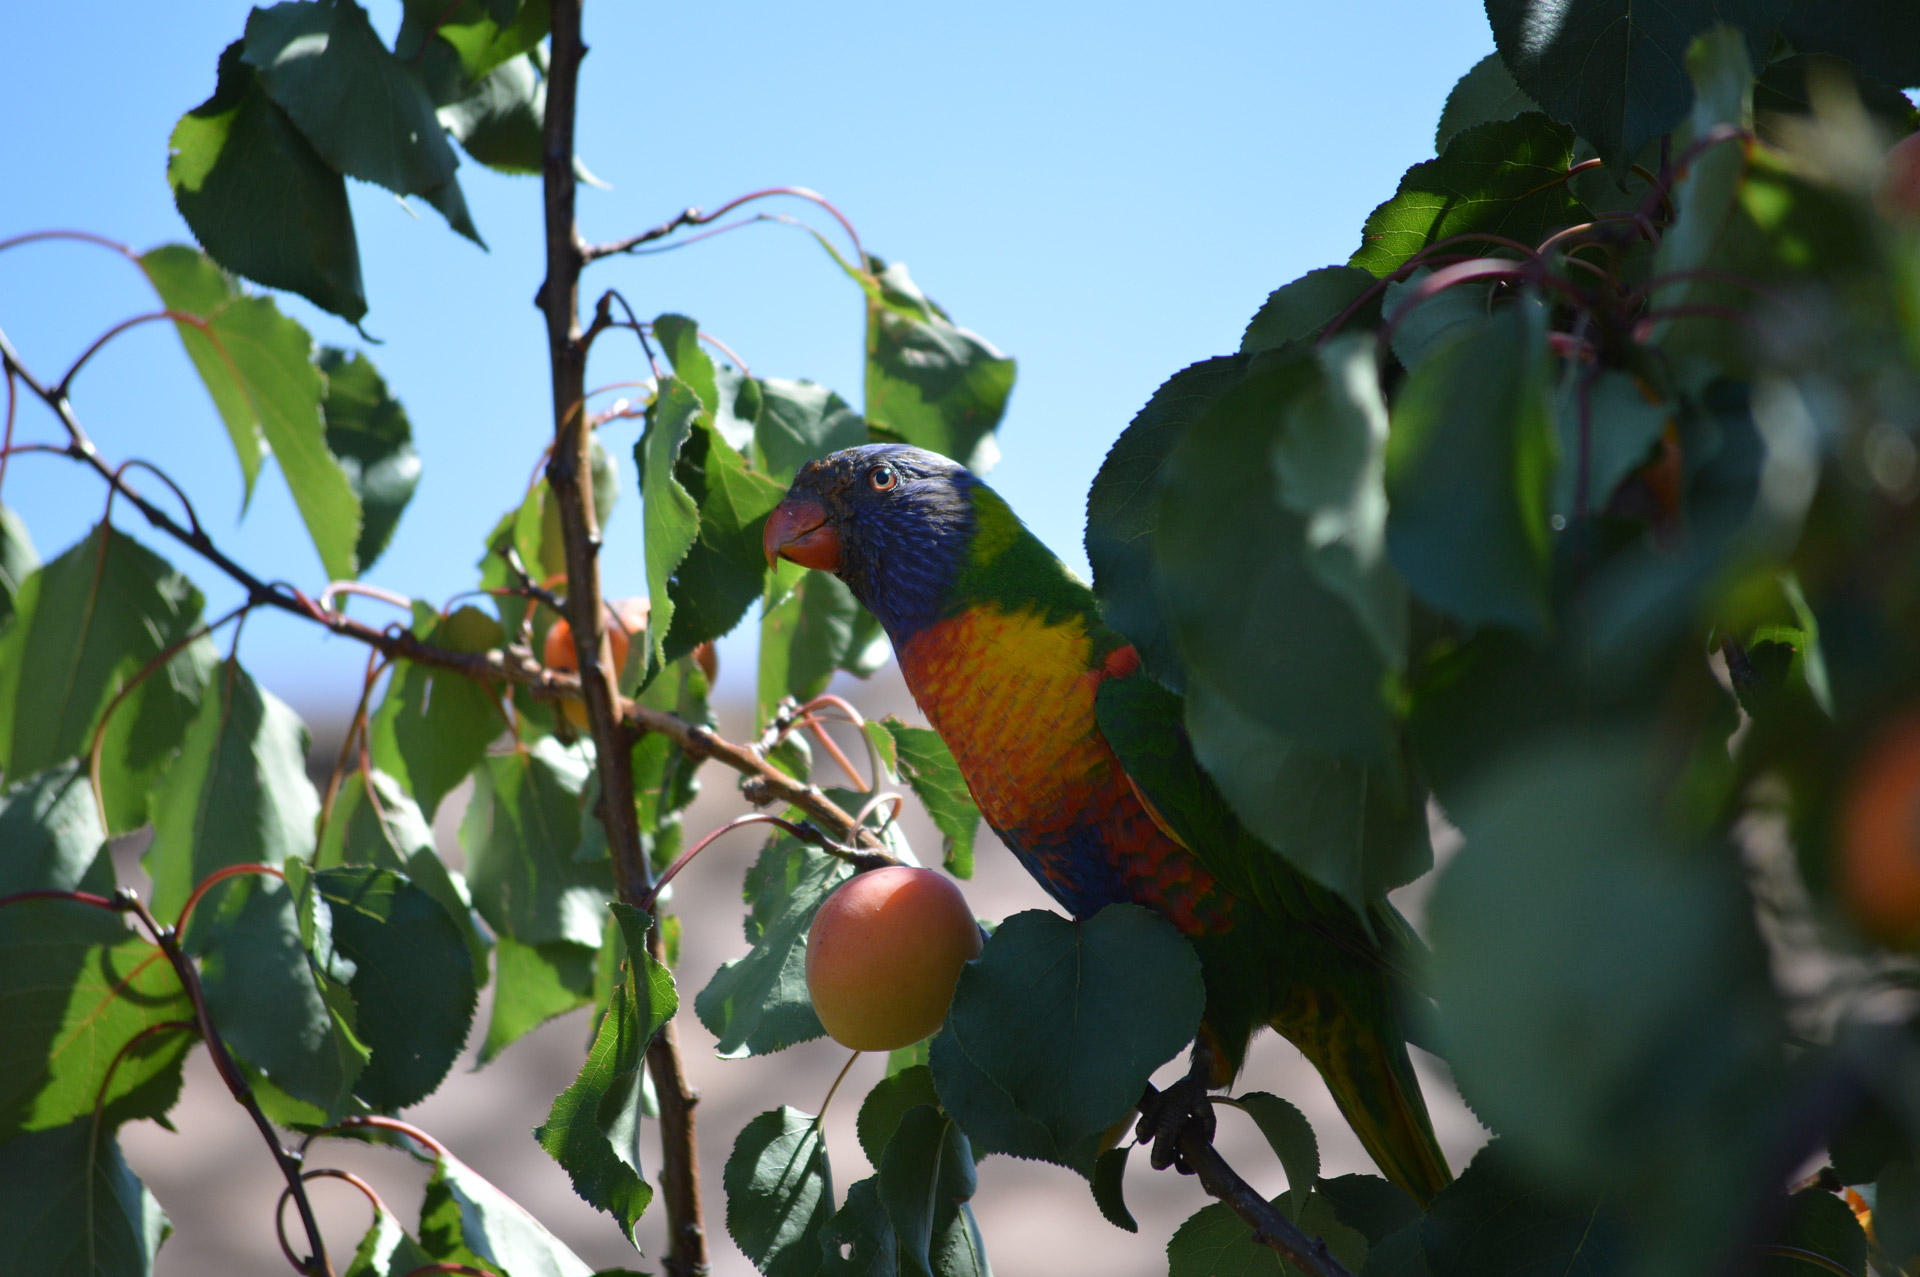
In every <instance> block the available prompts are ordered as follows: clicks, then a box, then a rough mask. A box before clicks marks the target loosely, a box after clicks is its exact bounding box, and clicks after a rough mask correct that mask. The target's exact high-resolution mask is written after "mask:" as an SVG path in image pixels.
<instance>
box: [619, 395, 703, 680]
mask: <svg viewBox="0 0 1920 1277" xmlns="http://www.w3.org/2000/svg"><path fill="white" fill-rule="evenodd" d="M704 411H705V409H704V408H703V406H702V405H701V402H700V398H699V396H698V395H696V394H694V392H693V390H692V389H691V388H689V387H688V385H687V383H685V382H684V381H680V380H678V379H677V378H672V377H669V378H667V379H666V380H664V381H662V382H661V383H660V390H659V393H658V394H656V395H655V396H654V400H653V405H652V407H650V408H649V409H648V410H647V428H646V431H645V432H644V433H643V434H641V436H640V440H639V442H637V443H635V444H634V445H633V461H634V464H635V465H636V466H637V467H638V468H639V470H640V501H641V515H642V518H643V520H644V523H645V530H644V537H645V541H644V545H645V555H646V561H647V597H648V598H649V600H650V601H651V603H652V608H651V611H650V612H649V613H648V615H649V616H650V618H651V621H652V623H651V624H650V625H649V626H648V627H647V642H648V646H649V648H650V650H651V651H652V654H653V655H652V660H653V662H654V663H655V664H659V665H664V664H666V660H667V658H666V643H667V630H668V628H669V627H670V626H671V625H672V623H673V609H674V597H673V595H672V593H671V592H670V591H671V588H672V584H673V575H674V573H675V572H676V571H677V570H678V569H679V567H680V564H681V563H682V562H683V561H684V560H685V559H686V557H687V553H688V551H690V550H692V549H693V546H694V542H696V541H698V540H699V539H700V506H699V503H698V502H696V501H695V500H694V498H693V496H692V494H690V493H689V492H688V491H687V490H686V489H685V488H684V487H682V486H681V485H680V480H679V479H678V478H677V477H676V476H675V473H674V471H675V463H676V462H677V461H678V459H679V456H680V449H681V448H682V447H683V446H684V445H685V444H686V442H687V439H688V437H689V436H690V435H692V433H693V428H694V426H695V425H696V424H697V423H698V422H699V419H700V414H701V413H702V412H704Z"/></svg>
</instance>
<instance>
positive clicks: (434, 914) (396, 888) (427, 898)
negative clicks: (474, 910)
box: [312, 866, 478, 1111]
mask: <svg viewBox="0 0 1920 1277" xmlns="http://www.w3.org/2000/svg"><path fill="white" fill-rule="evenodd" d="M312 881H313V884H314V887H315V888H316V889H317V890H318V891H319V893H320V895H321V898H322V899H324V900H325V901H326V903H327V905H328V906H329V909H330V912H331V914H332V927H331V933H332V936H333V944H334V947H335V949H336V950H337V951H338V952H339V953H340V954H341V955H343V956H344V957H346V958H347V959H348V960H349V961H351V962H352V963H353V965H354V973H353V978H352V979H351V980H349V981H348V982H347V989H348V991H349V992H351V993H352V994H353V1005H354V1012H355V1017H354V1028H355V1035H356V1036H357V1037H358V1038H359V1039H360V1040H361V1041H362V1042H363V1043H365V1044H366V1046H367V1049H368V1050H369V1051H370V1052H371V1053H372V1054H371V1058H369V1060H368V1061H367V1067H366V1068H365V1069H363V1070H361V1072H360V1076H359V1077H358V1078H357V1079H356V1080H355V1081H354V1084H353V1092H354V1094H355V1095H358V1096H359V1097H360V1098H361V1099H362V1100H365V1101H366V1102H367V1104H368V1105H370V1106H371V1107H373V1108H376V1109H383V1110H387V1111H392V1110H394V1109H402V1108H406V1107H408V1106H409V1105H412V1104H417V1103H419V1102H420V1101H421V1100H423V1099H425V1098H426V1097H427V1096H429V1095H431V1094H432V1093H433V1092H434V1091H435V1090H436V1089H437V1088H438V1087H439V1085H440V1083H441V1081H442V1080H443V1079H444V1078H445V1077H446V1076H447V1071H448V1070H449V1069H451V1068H452V1067H453V1061H454V1058H455V1057H456V1056H458V1055H459V1054H460V1048H461V1047H462V1046H464V1045H465V1044H466V1040H467V1031H468V1029H470V1028H471V1027H472V1024H473V1012H474V1007H475V1002H476V998H477V993H478V981H477V980H476V978H475V973H474V966H473V957H472V955H471V954H470V953H469V951H468V949H467V944H466V939H465V937H464V936H463V935H462V934H461V929H460V926H459V924H457V923H456V922H455V921H454V920H453V918H452V917H451V916H450V915H449V914H448V913H447V911H446V908H445V907H444V906H443V905H441V903H440V902H439V901H437V900H436V899H434V897H433V896H431V895H430V894H428V893H427V892H426V891H425V890H423V889H422V888H420V887H417V886H415V885H414V884H413V883H411V882H408V881H407V880H406V879H405V878H402V877H401V876H400V875H398V874H396V873H394V872H392V871H390V870H386V869H374V868H367V867H361V866H354V867H350V868H340V869H322V870H320V871H319V872H318V873H316V874H314V875H313V878H312Z"/></svg>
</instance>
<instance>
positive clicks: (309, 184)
mask: <svg viewBox="0 0 1920 1277" xmlns="http://www.w3.org/2000/svg"><path fill="white" fill-rule="evenodd" d="M241 46H242V42H241V41H238V40H236V41H234V42H233V43H232V44H230V45H228V46H227V47H226V50H225V51H224V52H223V53H221V55H220V70H219V79H218V81H217V82H216V83H215V85H214V90H213V96H212V97H210V98H208V99H207V100H206V101H205V102H202V103H201V104H200V105H199V106H197V107H195V108H194V109H193V110H191V111H189V112H187V113H186V114H185V115H184V116H182V117H180V123H178V124H177V125H175V126H174V130H173V137H172V138H171V139H170V140H169V151H170V154H169V157H168V159H167V183H168V185H170V186H171V187H172V188H173V202H174V206H175V207H176V208H178V209H179V210H180V216H181V217H183V218H185V219H186V223H187V225H188V227H189V228H191V229H192V231H193V237H194V238H195V239H197V240H199V241H200V246H201V247H202V248H204V249H206V250H207V252H208V253H209V254H210V255H211V256H212V257H213V259H214V260H215V261H217V262H219V263H220V264H221V265H222V266H224V267H225V268H226V269H228V270H230V271H232V272H234V273H235V274H236V275H245V276H246V277H247V278H248V279H251V280H253V281H254V282H256V283H260V284H264V285H266V286H267V287H268V288H284V289H286V290H287V291H288V292H293V293H298V294H300V295H301V296H302V297H304V298H306V299H307V300H308V301H310V302H312V303H313V304H314V305H316V306H318V307H320V309H322V310H325V311H330V312H331V313H333V314H335V315H338V316H340V317H341V318H342V319H344V320H346V321H347V322H348V323H350V324H357V323H359V322H360V320H361V318H362V317H363V316H364V315H365V314H366V313H367V290H366V285H365V284H363V283H361V281H360V245H359V243H358V241H356V240H355V238H354V234H353V212H352V210H351V209H349V208H348V207H347V183H346V179H345V178H343V177H341V176H340V174H339V173H338V172H336V171H335V170H334V169H333V168H331V167H329V166H328V164H327V162H326V161H325V160H323V159H321V158H320V155H319V153H318V152H316V151H315V150H314V149H313V144H312V143H310V142H308V141H307V139H306V138H305V137H304V136H302V135H301V133H300V130H299V129H298V128H297V127H296V126H295V125H294V122H293V121H292V120H291V119H290V118H288V116H287V113H286V112H285V111H283V110H282V109H281V108H280V107H279V106H278V105H276V104H275V103H274V101H273V99H272V98H270V97H268V96H267V92H266V89H265V88H264V87H262V86H261V83H260V77H259V75H258V74H257V73H256V72H255V71H254V69H253V68H252V67H250V66H248V65H247V64H246V63H245V62H244V61H242V60H241ZM202 375H203V376H204V375H205V374H204V371H203V373H202Z"/></svg>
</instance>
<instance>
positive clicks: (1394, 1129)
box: [1273, 991, 1453, 1206]
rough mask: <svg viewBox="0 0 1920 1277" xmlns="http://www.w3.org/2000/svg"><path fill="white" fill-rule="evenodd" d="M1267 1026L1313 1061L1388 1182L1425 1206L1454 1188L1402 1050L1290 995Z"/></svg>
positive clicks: (1347, 1013)
mask: <svg viewBox="0 0 1920 1277" xmlns="http://www.w3.org/2000/svg"><path fill="white" fill-rule="evenodd" d="M1288 1001H1289V1005H1288V1006H1287V1008H1286V1009H1285V1010H1284V1011H1283V1012H1282V1013H1281V1014H1279V1015H1277V1016H1275V1017H1274V1019H1273V1027H1274V1028H1275V1029H1277V1030H1278V1031H1279V1032H1280V1034H1281V1035H1282V1036H1283V1037H1285V1038H1287V1040H1289V1041H1290V1042H1292V1043H1293V1044H1294V1045H1295V1046H1297V1047H1299V1048H1300V1051H1301V1054H1303V1055H1305V1056H1306V1057H1307V1059H1308V1060H1310V1061H1312V1063H1313V1066H1314V1067H1315V1068H1317V1069H1319V1070H1320V1076H1321V1077H1322V1078H1324V1079H1325V1080H1326V1083H1327V1089H1328V1090H1330V1091H1332V1092H1333V1098H1334V1102H1335V1103H1337V1104H1339V1106H1340V1112H1341V1114H1342V1115H1344V1116H1345V1117H1346V1119H1347V1124H1348V1125H1349V1126H1351V1127H1352V1128H1353V1131H1354V1134H1356V1135H1358V1136H1359V1137H1360V1143H1361V1144H1362V1145H1363V1146H1364V1147H1365V1148H1366V1150H1367V1152H1368V1154H1369V1155H1371V1156H1372V1158H1373V1160H1374V1162H1375V1164H1376V1165H1378V1166H1379V1168H1380V1171H1381V1173H1382V1174H1384V1175H1385V1176H1386V1177H1387V1178H1388V1179H1389V1180H1391V1181H1393V1182H1394V1183H1395V1184H1398V1185H1399V1186H1400V1187H1401V1188H1404V1189H1406V1190H1407V1192H1409V1193H1411V1194H1412V1195H1413V1196H1414V1198H1415V1199H1416V1200H1417V1201H1419V1203H1420V1204H1421V1205H1422V1206H1425V1205H1426V1204H1427V1202H1428V1201H1429V1200H1431V1199H1432V1197H1433V1195H1434V1194H1435V1193H1437V1192H1439V1191H1440V1190H1441V1189H1442V1188H1445V1187H1446V1186H1447V1185H1448V1184H1450V1183H1451V1182H1452V1181H1453V1173H1452V1172H1451V1171H1449V1170H1448V1169H1447V1159H1446V1157H1445V1155H1444V1154H1442V1153H1441V1151H1440V1143H1439V1141H1438V1140H1436V1139H1435V1138H1434V1134H1433V1122H1432V1119H1430V1118H1429V1117H1428V1116H1427V1103H1426V1099H1425V1097H1424V1096H1423V1095H1422V1094H1421V1092H1420V1083H1419V1080H1418V1079H1417V1078H1415V1076H1414V1073H1413V1061H1412V1060H1411V1059H1409V1058H1408V1056H1407V1048H1406V1044H1405V1043H1404V1042H1403V1041H1402V1040H1401V1039H1400V1038H1399V1036H1397V1035H1393V1034H1391V1032H1388V1033H1382V1032H1381V1031H1380V1030H1379V1029H1378V1028H1376V1027H1375V1026H1374V1025H1372V1024H1370V1023H1368V1022H1367V1020H1366V1018H1363V1017H1361V1016H1358V1015H1355V1014H1353V1013H1352V1011H1351V1010H1350V1009H1348V1008H1345V1007H1340V1006H1337V1005H1327V1004H1326V1003H1323V1002H1322V1001H1321V999H1320V998H1319V997H1317V996H1315V995H1314V994H1313V993H1312V992H1309V991H1300V992H1296V994H1295V996H1294V997H1292V998H1290V999H1289V1000H1288Z"/></svg>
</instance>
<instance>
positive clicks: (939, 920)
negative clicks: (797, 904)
mask: <svg viewBox="0 0 1920 1277" xmlns="http://www.w3.org/2000/svg"><path fill="white" fill-rule="evenodd" d="M979 956H980V928H979V927H978V926H977V925H976V924H975V923H974V920H973V914H972V913H971V912H969V911H968V909H967V899H966V897H965V896H963V895H961V894H960V888H958V887H956V886H954V885H953V883H952V882H951V881H949V880H948V879H947V878H946V877H945V876H943V875H942V874H940V873H939V872H937V871H936V870H932V869H914V868H911V867H909V866H906V865H889V866H887V867H886V868H885V869H870V870H868V871H867V872H866V873H863V874H855V875H854V876H853V877H852V878H849V879H848V880H847V881H846V882H844V883H842V884H841V885H840V887H839V889H838V890H836V891H835V892H834V893H833V894H832V895H830V896H828V897H827V899H826V903H824V904H822V905H821V906H820V911H819V912H818V913H816V914H815V915H814V916H813V928H812V930H810V931H808V932H807V992H808V993H810V994H811V995H812V996H813V1009H814V1011H815V1012H816V1013H817V1014H818V1015H819V1016H820V1023H821V1024H822V1025H823V1026H825V1028H826V1030H827V1032H828V1033H829V1034H830V1035H831V1036H832V1037H833V1039H834V1041H836V1042H838V1043H840V1044H841V1045H842V1046H850V1047H852V1048H853V1049H854V1050H856V1051H893V1050H897V1049H899V1048H900V1047H903V1046H912V1045H913V1044H914V1043H915V1042H918V1041H919V1040H920V1039H921V1038H924V1037H926V1036H927V1035H928V1034H930V1033H932V1032H933V1031H934V1030H935V1029H937V1028H939V1027H940V1022H941V1021H942V1020H944V1019H946V1018H947V1007H948V1005H949V1004H951V1003H952V1001H953V985H954V981H956V980H958V979H959V978H960V968H961V967H962V966H964V965H965V964H966V963H967V962H968V961H970V960H971V959H973V958H977V957H979Z"/></svg>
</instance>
